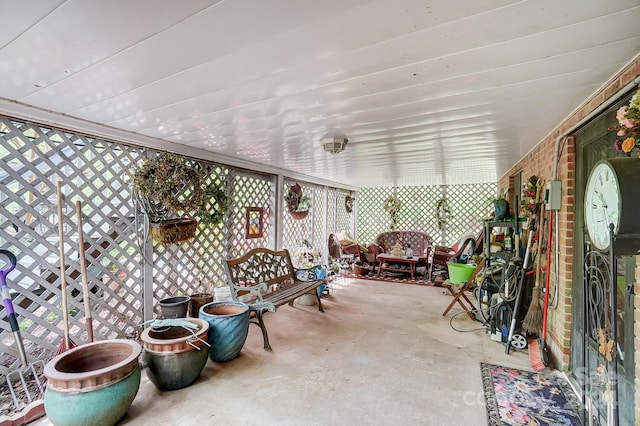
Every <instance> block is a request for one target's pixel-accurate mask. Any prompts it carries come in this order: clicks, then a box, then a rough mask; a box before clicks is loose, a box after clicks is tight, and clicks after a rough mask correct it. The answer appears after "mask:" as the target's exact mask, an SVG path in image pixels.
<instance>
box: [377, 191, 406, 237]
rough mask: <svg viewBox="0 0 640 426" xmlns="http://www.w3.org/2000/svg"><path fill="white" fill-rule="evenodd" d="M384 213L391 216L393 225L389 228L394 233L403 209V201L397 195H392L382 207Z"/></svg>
mask: <svg viewBox="0 0 640 426" xmlns="http://www.w3.org/2000/svg"><path fill="white" fill-rule="evenodd" d="M382 207H383V208H384V211H385V212H387V214H389V219H391V224H390V225H389V227H390V228H391V230H392V231H393V230H394V229H395V228H396V226H397V224H398V213H399V212H400V209H401V208H402V201H400V198H398V196H397V195H395V194H391V195H389V196H388V197H387V199H386V200H384V205H383V206H382Z"/></svg>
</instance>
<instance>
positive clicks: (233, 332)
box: [199, 301, 249, 362]
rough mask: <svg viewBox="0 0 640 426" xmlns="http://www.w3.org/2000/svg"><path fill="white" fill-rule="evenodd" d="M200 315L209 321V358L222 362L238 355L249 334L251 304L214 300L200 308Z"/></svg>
mask: <svg viewBox="0 0 640 426" xmlns="http://www.w3.org/2000/svg"><path fill="white" fill-rule="evenodd" d="M199 316H200V318H202V319H203V320H205V321H207V322H208V323H209V331H208V333H207V340H208V342H209V344H210V345H211V348H210V349H209V358H211V360H212V361H217V362H222V361H229V360H232V359H234V358H235V357H237V356H238V355H239V354H240V351H241V350H242V347H243V346H244V342H245V341H246V340H247V334H249V306H248V305H246V304H244V303H242V302H236V301H224V302H212V303H207V304H206V305H204V306H203V307H201V308H200V314H199Z"/></svg>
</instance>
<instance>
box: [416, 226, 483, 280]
mask: <svg viewBox="0 0 640 426" xmlns="http://www.w3.org/2000/svg"><path fill="white" fill-rule="evenodd" d="M482 233H483V231H480V233H479V234H478V236H477V237H476V238H473V237H470V236H463V237H462V241H461V243H460V244H459V245H457V247H455V248H454V247H446V246H435V247H434V248H433V252H432V258H431V261H430V262H429V280H430V281H433V278H434V275H438V278H440V279H442V281H444V280H446V279H447V278H448V277H449V271H448V270H447V263H451V262H455V263H459V262H460V259H462V258H463V257H464V256H465V255H467V256H473V255H474V254H481V253H482Z"/></svg>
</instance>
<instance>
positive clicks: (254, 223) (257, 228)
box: [245, 207, 263, 239]
mask: <svg viewBox="0 0 640 426" xmlns="http://www.w3.org/2000/svg"><path fill="white" fill-rule="evenodd" d="M245 218H246V224H245V229H246V233H245V238H246V239H251V238H262V232H263V229H262V207H247V211H246V213H245Z"/></svg>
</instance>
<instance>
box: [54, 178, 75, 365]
mask: <svg viewBox="0 0 640 426" xmlns="http://www.w3.org/2000/svg"><path fill="white" fill-rule="evenodd" d="M56 192H57V194H58V240H59V244H58V249H59V251H60V292H61V293H62V318H63V326H64V337H63V339H62V342H61V343H60V346H59V347H58V350H57V351H56V355H60V354H61V353H64V352H66V351H68V350H69V349H72V348H75V347H76V344H75V342H74V341H73V340H71V338H70V337H69V310H68V308H67V277H66V275H67V274H66V271H67V267H66V265H65V260H64V223H63V216H62V182H60V181H58V183H57V185H56Z"/></svg>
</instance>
